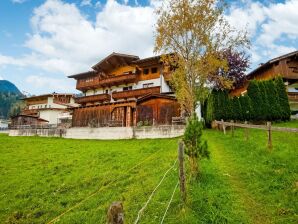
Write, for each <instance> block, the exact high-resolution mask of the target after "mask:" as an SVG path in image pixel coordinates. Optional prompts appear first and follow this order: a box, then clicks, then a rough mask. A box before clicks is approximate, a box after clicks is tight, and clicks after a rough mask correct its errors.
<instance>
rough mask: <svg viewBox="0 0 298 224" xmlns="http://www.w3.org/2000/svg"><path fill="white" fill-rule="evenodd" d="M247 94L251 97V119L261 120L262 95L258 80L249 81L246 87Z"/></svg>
mask: <svg viewBox="0 0 298 224" xmlns="http://www.w3.org/2000/svg"><path fill="white" fill-rule="evenodd" d="M247 94H248V96H249V98H250V99H251V103H252V104H251V105H252V110H253V116H252V120H255V121H262V120H263V118H264V116H263V114H262V113H263V111H262V105H263V99H262V97H263V96H262V94H261V91H260V89H259V86H258V82H257V81H256V80H252V81H250V83H249V85H248V88H247Z"/></svg>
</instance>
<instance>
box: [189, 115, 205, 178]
mask: <svg viewBox="0 0 298 224" xmlns="http://www.w3.org/2000/svg"><path fill="white" fill-rule="evenodd" d="M202 130H203V123H202V122H200V121H199V120H198V118H197V116H196V115H195V114H194V115H193V116H192V117H191V118H190V119H189V120H188V123H187V126H186V129H185V132H184V136H183V142H184V144H185V154H186V155H188V157H189V161H190V168H191V173H192V175H193V176H197V174H198V173H199V172H200V169H199V161H200V160H201V159H203V158H209V151H208V146H207V142H206V141H204V140H202Z"/></svg>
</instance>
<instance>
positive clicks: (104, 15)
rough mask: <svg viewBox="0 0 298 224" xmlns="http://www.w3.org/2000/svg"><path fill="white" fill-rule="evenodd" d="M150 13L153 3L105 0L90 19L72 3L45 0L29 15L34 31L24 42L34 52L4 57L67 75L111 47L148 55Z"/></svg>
mask: <svg viewBox="0 0 298 224" xmlns="http://www.w3.org/2000/svg"><path fill="white" fill-rule="evenodd" d="M153 13H154V8H153V7H152V6H147V7H142V6H136V7H132V6H129V5H124V4H120V3H118V2H117V1H115V0H108V1H107V3H106V4H105V5H104V6H103V7H102V10H101V11H100V12H98V13H97V16H96V21H95V22H92V21H89V20H88V19H87V18H86V16H85V15H84V14H83V13H82V12H81V11H80V10H79V9H78V8H77V7H76V5H75V4H69V3H65V2H62V1H61V0H47V1H46V2H45V3H44V4H42V5H41V6H40V7H38V8H36V9H35V10H34V12H33V16H32V18H31V24H32V30H33V31H32V33H31V34H30V35H29V37H28V39H27V41H26V43H25V46H26V47H27V48H29V49H30V50H31V52H32V53H31V54H30V55H25V56H23V57H22V58H20V59H14V58H3V59H2V61H4V63H5V62H6V63H7V64H9V63H10V64H16V63H20V64H21V65H28V66H35V67H38V68H41V69H43V70H46V71H53V72H62V73H63V74H65V75H70V74H73V73H78V72H82V71H86V70H88V69H90V67H91V66H92V65H93V64H95V63H96V62H98V61H99V60H101V59H102V58H103V57H105V56H107V55H108V54H110V53H112V52H123V53H129V54H136V55H139V56H141V57H145V56H151V55H152V54H153V43H154V38H153V32H154V24H155V18H154V16H153ZM4 57H5V56H4ZM0 64H1V57H0ZM2 64H3V63H2Z"/></svg>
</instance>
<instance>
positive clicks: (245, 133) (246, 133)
mask: <svg viewBox="0 0 298 224" xmlns="http://www.w3.org/2000/svg"><path fill="white" fill-rule="evenodd" d="M245 124H247V121H245ZM244 135H245V140H246V141H248V128H247V127H246V128H244Z"/></svg>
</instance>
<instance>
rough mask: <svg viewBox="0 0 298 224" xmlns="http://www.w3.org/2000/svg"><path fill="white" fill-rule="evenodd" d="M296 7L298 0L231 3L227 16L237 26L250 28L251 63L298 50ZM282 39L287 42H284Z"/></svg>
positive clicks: (238, 27) (297, 15)
mask: <svg viewBox="0 0 298 224" xmlns="http://www.w3.org/2000/svg"><path fill="white" fill-rule="evenodd" d="M297 8H298V0H286V1H285V2H284V3H270V4H268V5H265V4H262V3H260V2H252V1H248V2H246V3H244V5H242V6H239V5H237V6H235V5H234V6H232V8H231V10H230V13H229V14H228V15H227V19H228V20H229V22H230V23H231V24H232V25H233V26H234V27H236V28H237V29H245V28H247V30H248V31H249V36H250V38H251V39H252V40H253V41H252V49H251V51H250V53H251V55H252V58H251V60H252V63H255V64H257V63H260V62H265V61H266V60H269V59H271V58H273V57H277V56H280V55H282V54H286V53H289V52H291V51H294V50H297V48H298V44H297V43H298V42H297V40H298V23H297V18H298V10H297ZM283 39H284V40H285V42H282V40H283ZM289 40H293V43H294V44H293V43H292V45H294V46H290V45H291V43H290V44H289ZM295 43H296V44H295ZM261 60H262V61H261ZM254 66H256V65H254ZM254 66H253V67H254Z"/></svg>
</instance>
